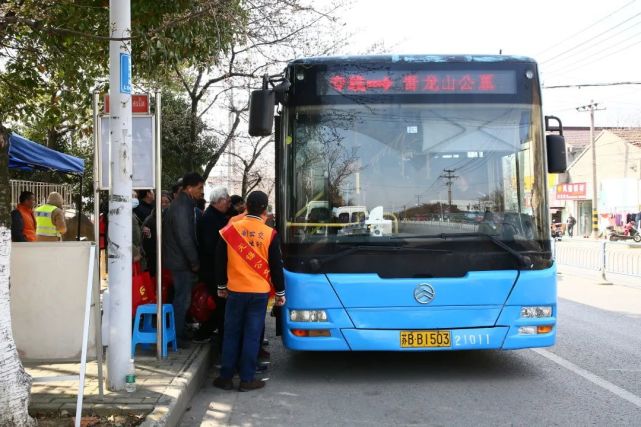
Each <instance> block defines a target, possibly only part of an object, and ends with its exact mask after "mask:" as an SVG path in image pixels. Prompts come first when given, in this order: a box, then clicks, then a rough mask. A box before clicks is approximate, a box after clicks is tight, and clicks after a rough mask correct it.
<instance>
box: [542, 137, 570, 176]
mask: <svg viewBox="0 0 641 427" xmlns="http://www.w3.org/2000/svg"><path fill="white" fill-rule="evenodd" d="M545 143H546V145H547V152H548V172H549V173H564V172H566V171H567V168H568V159H567V155H566V153H565V138H564V137H563V136H562V135H553V134H550V135H546V136H545Z"/></svg>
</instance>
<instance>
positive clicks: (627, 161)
mask: <svg viewBox="0 0 641 427" xmlns="http://www.w3.org/2000/svg"><path fill="white" fill-rule="evenodd" d="M569 145H570V144H569ZM595 150H596V151H595V153H596V169H597V182H596V186H597V203H596V205H597V206H596V207H597V212H598V216H599V231H600V232H602V233H605V232H606V228H607V227H608V226H614V227H622V226H623V225H624V224H625V222H626V220H627V219H628V218H629V216H630V215H634V216H636V214H637V213H638V212H639V211H641V128H624V129H613V128H608V129H602V130H597V131H595ZM550 183H551V185H550V201H551V203H550V206H551V207H552V218H553V221H554V222H562V223H565V222H566V220H567V217H568V216H569V214H570V213H571V214H572V215H573V216H574V217H575V218H576V219H577V225H576V230H577V233H576V235H578V236H587V235H589V234H590V232H591V224H592V219H591V214H592V206H593V200H592V186H593V182H592V149H591V146H590V144H586V145H585V146H584V148H583V150H581V151H580V152H579V153H578V154H577V155H575V156H574V158H573V160H571V163H570V164H569V167H568V172H567V173H566V174H562V175H557V176H552V177H551V179H550Z"/></svg>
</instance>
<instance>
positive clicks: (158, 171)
mask: <svg viewBox="0 0 641 427" xmlns="http://www.w3.org/2000/svg"><path fill="white" fill-rule="evenodd" d="M161 103H162V96H161V93H160V91H159V90H157V91H156V109H155V111H154V115H155V116H156V120H155V129H154V138H155V141H154V142H155V144H156V149H155V151H154V154H155V156H156V159H155V163H156V164H155V170H154V173H155V179H156V313H157V315H156V334H157V335H156V356H157V358H158V360H160V359H162V348H163V340H164V339H165V337H164V336H163V333H162V332H163V322H165V321H166V320H165V319H164V318H163V315H162V304H163V300H162V135H161V110H162V109H161Z"/></svg>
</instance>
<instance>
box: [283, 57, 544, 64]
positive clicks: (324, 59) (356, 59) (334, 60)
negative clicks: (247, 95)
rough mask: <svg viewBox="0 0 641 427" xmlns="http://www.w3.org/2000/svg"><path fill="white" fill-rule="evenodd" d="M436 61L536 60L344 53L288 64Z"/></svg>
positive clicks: (523, 59) (527, 58)
mask: <svg viewBox="0 0 641 427" xmlns="http://www.w3.org/2000/svg"><path fill="white" fill-rule="evenodd" d="M437 62H479V63H483V62H485V63H488V62H518V63H532V64H535V63H536V61H535V60H534V59H532V58H529V57H526V56H514V55H365V56H357V55H345V56H315V57H310V58H300V59H295V60H294V61H292V62H290V64H292V65H295V64H306V65H320V64H326V65H334V64H335V65H345V64H363V63H377V64H380V63H383V64H384V63H437Z"/></svg>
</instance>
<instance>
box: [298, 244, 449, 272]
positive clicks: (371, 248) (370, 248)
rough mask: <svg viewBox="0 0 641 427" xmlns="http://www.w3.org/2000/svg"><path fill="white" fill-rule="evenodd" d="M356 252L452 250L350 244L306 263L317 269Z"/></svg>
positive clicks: (437, 251)
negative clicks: (349, 246) (350, 245)
mask: <svg viewBox="0 0 641 427" xmlns="http://www.w3.org/2000/svg"><path fill="white" fill-rule="evenodd" d="M356 252H422V253H425V252H431V253H440V254H451V253H452V251H450V250H447V249H429V248H412V247H405V246H383V245H358V246H352V247H351V248H347V249H344V250H342V251H339V252H336V253H333V254H329V255H320V256H316V257H314V258H312V259H310V260H309V261H308V262H307V263H308V264H309V266H310V267H311V269H312V270H313V271H318V270H320V268H321V267H322V266H323V264H325V263H327V262H329V261H331V260H334V259H336V258H340V257H343V256H346V255H350V254H353V253H356Z"/></svg>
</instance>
